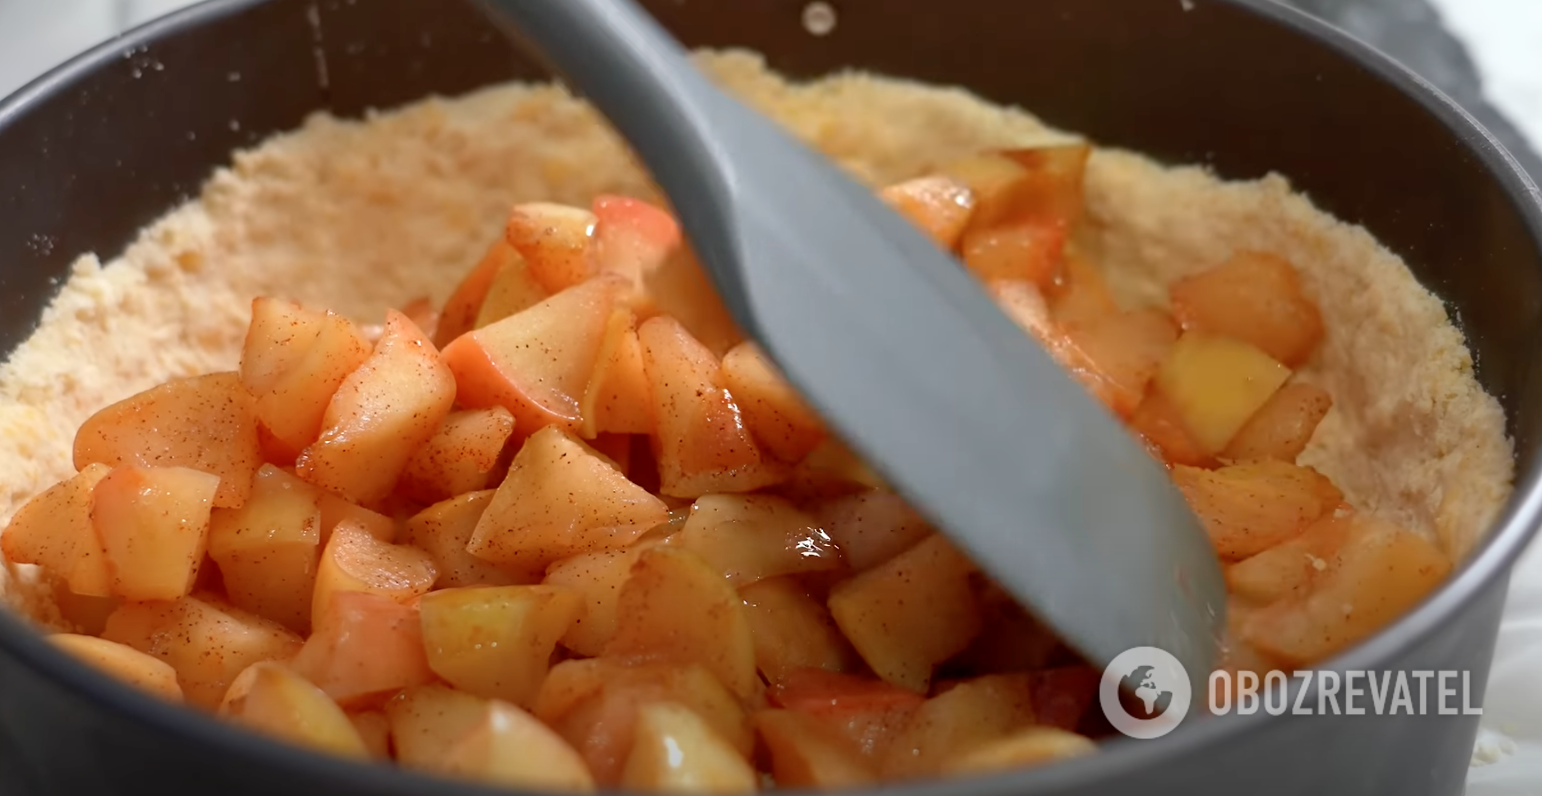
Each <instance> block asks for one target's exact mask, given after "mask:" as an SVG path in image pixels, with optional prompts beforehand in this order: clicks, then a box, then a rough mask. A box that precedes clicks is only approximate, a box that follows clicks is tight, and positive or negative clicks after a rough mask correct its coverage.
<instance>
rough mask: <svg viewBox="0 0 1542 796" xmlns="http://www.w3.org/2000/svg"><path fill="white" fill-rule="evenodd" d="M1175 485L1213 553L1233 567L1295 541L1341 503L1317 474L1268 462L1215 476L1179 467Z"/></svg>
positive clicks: (1330, 484) (1224, 469)
mask: <svg viewBox="0 0 1542 796" xmlns="http://www.w3.org/2000/svg"><path fill="white" fill-rule="evenodd" d="M1173 482H1174V483H1176V484H1177V485H1178V489H1179V490H1181V491H1182V492H1183V496H1184V498H1186V499H1187V500H1188V503H1189V508H1192V509H1193V510H1194V513H1195V514H1198V515H1199V519H1200V521H1201V522H1202V523H1203V524H1204V526H1205V530H1206V531H1208V532H1209V533H1210V541H1211V542H1212V543H1214V544H1215V549H1216V552H1217V553H1219V554H1220V555H1221V557H1222V558H1225V559H1229V560H1232V561H1236V560H1239V559H1243V558H1247V557H1248V556H1251V555H1254V554H1256V553H1259V552H1262V551H1264V550H1267V549H1269V548H1271V547H1273V546H1275V545H1277V544H1279V543H1280V542H1283V541H1285V540H1286V539H1289V538H1291V537H1292V536H1295V535H1296V534H1298V533H1300V532H1301V529H1303V528H1305V527H1306V525H1307V523H1310V522H1312V521H1314V520H1316V519H1317V518H1318V517H1321V516H1323V515H1324V514H1327V513H1330V512H1332V511H1333V509H1334V508H1335V507H1336V506H1338V504H1339V502H1340V501H1342V500H1343V499H1344V496H1343V495H1341V494H1340V493H1339V491H1338V490H1337V489H1336V488H1334V486H1333V482H1331V481H1329V480H1328V479H1327V478H1326V477H1324V476H1323V475H1322V474H1321V473H1319V472H1317V471H1316V470H1313V469H1312V468H1310V467H1298V466H1297V465H1294V464H1289V463H1287V462H1281V461H1275V460H1272V459H1266V460H1264V461H1259V462H1249V463H1247V464H1234V465H1231V466H1229V467H1222V468H1220V469H1217V470H1201V469H1198V468H1195V467H1183V466H1178V467H1175V468H1173Z"/></svg>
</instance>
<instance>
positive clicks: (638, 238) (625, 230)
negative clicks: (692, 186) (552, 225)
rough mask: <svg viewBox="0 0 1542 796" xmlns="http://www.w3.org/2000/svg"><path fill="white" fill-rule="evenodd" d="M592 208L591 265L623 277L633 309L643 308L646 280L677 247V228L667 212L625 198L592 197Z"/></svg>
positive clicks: (678, 227) (647, 300)
mask: <svg viewBox="0 0 1542 796" xmlns="http://www.w3.org/2000/svg"><path fill="white" fill-rule="evenodd" d="M593 209H594V215H595V218H596V221H595V224H594V244H593V246H594V248H593V249H592V252H593V256H594V260H595V263H596V264H597V265H598V267H599V268H600V270H602V271H607V272H610V273H614V274H620V275H621V276H623V277H625V278H626V279H627V281H628V282H629V283H630V284H631V285H632V287H633V295H632V297H631V299H630V301H631V303H632V306H633V308H634V309H638V310H643V309H646V306H645V305H647V304H648V303H649V302H650V301H651V300H650V299H649V298H647V297H646V296H644V295H643V293H644V292H645V290H646V285H647V283H648V278H649V277H650V276H651V275H652V274H653V272H654V271H655V270H657V269H658V268H659V266H660V265H662V264H663V263H664V262H665V260H667V259H668V258H669V256H670V255H671V254H673V253H674V252H675V251H676V250H678V249H679V248H680V244H681V237H680V225H679V224H677V223H676V222H675V219H674V218H673V217H672V216H670V215H669V213H667V212H665V211H663V210H661V209H659V208H657V207H654V206H653V205H651V204H649V203H647V202H644V201H642V200H640V199H633V198H631V197H629V196H615V195H610V194H605V195H601V196H598V197H595V200H594V205H593Z"/></svg>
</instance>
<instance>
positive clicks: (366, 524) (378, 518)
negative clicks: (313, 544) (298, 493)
mask: <svg viewBox="0 0 1542 796" xmlns="http://www.w3.org/2000/svg"><path fill="white" fill-rule="evenodd" d="M316 505H317V507H319V508H320V509H321V546H322V547H326V544H327V542H329V541H331V539H332V531H334V530H336V529H337V526H339V525H342V524H343V523H345V522H346V523H349V524H352V525H357V526H358V527H360V528H363V529H364V530H365V531H367V532H368V533H369V535H370V536H373V537H375V538H376V539H379V540H380V541H382V542H392V541H395V540H396V521H395V520H393V519H391V518H390V517H387V516H386V515H384V514H381V513H380V512H378V511H370V510H369V509H367V508H364V507H363V506H360V505H358V504H357V503H354V502H352V501H350V500H349V499H347V498H345V497H340V496H338V495H334V494H332V493H331V492H321V493H320V497H318V498H317V499H316Z"/></svg>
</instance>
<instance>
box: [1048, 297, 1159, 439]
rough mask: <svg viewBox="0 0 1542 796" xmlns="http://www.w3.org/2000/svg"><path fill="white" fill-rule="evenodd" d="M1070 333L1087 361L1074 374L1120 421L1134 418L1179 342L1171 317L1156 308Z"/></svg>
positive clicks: (1112, 316) (1104, 321)
mask: <svg viewBox="0 0 1542 796" xmlns="http://www.w3.org/2000/svg"><path fill="white" fill-rule="evenodd" d="M1066 334H1067V339H1068V340H1069V343H1070V344H1071V345H1073V346H1075V348H1076V349H1077V351H1079V352H1080V355H1081V357H1082V358H1084V359H1085V362H1086V367H1085V368H1080V369H1078V370H1080V372H1078V373H1075V374H1074V375H1076V376H1077V377H1078V378H1079V379H1080V380H1081V381H1082V382H1083V383H1084V384H1086V385H1087V386H1088V387H1089V388H1090V389H1091V390H1092V392H1093V393H1094V394H1095V395H1097V396H1098V397H1099V398H1100V399H1102V400H1103V402H1104V403H1105V404H1107V405H1108V407H1109V408H1110V409H1112V410H1113V411H1114V413H1115V414H1117V415H1119V416H1120V417H1129V416H1130V415H1132V414H1134V412H1135V409H1136V407H1137V406H1139V405H1140V403H1141V400H1142V398H1143V397H1144V396H1145V394H1146V384H1147V383H1148V382H1150V381H1151V379H1152V377H1153V376H1155V375H1156V374H1157V370H1158V369H1159V368H1160V367H1162V364H1163V360H1164V358H1166V357H1167V355H1168V352H1169V351H1171V350H1172V348H1173V344H1174V342H1175V341H1176V340H1177V339H1178V330H1177V328H1176V327H1174V326H1173V322H1172V319H1170V318H1168V317H1167V315H1166V314H1165V313H1162V312H1158V311H1156V310H1139V311H1135V312H1121V313H1117V314H1114V315H1109V316H1106V317H1104V318H1102V319H1100V320H1097V321H1091V322H1088V323H1085V324H1083V325H1080V326H1076V327H1073V328H1071V329H1070V330H1068V331H1067V333H1066Z"/></svg>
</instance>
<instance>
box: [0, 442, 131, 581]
mask: <svg viewBox="0 0 1542 796" xmlns="http://www.w3.org/2000/svg"><path fill="white" fill-rule="evenodd" d="M110 472H112V468H111V467H109V466H107V465H105V464H88V465H86V466H85V467H83V468H81V471H80V472H79V473H77V474H76V475H75V476H73V477H71V478H69V479H68V480H65V481H61V482H59V483H58V484H56V485H54V486H53V487H51V488H49V489H48V490H47V491H45V492H43V493H42V494H41V495H38V496H37V497H34V498H32V499H31V500H29V501H27V502H26V503H25V504H24V505H23V506H22V507H21V510H20V511H17V512H16V516H14V517H12V518H11V523H10V525H8V526H6V528H5V532H4V533H0V552H4V553H5V557H6V560H8V561H10V562H11V563H14V564H37V565H38V566H41V567H43V568H44V569H45V570H48V571H49V572H51V573H53V574H54V575H55V576H56V577H59V578H61V579H63V580H64V581H65V582H66V583H67V584H68V586H69V590H70V591H71V592H73V593H75V594H79V595H83V596H88V597H109V596H111V595H112V571H111V570H109V569H108V565H107V554H106V553H105V552H104V551H103V550H102V540H101V539H100V538H98V537H97V535H96V527H95V526H94V525H93V524H92V522H91V503H92V499H91V498H92V493H93V492H94V491H95V490H96V485H97V484H98V483H100V482H101V480H102V479H103V478H106V477H107V474H108V473H110Z"/></svg>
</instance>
